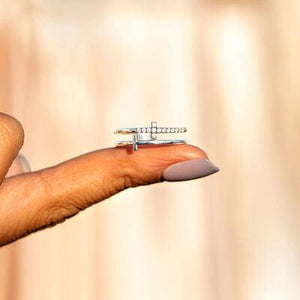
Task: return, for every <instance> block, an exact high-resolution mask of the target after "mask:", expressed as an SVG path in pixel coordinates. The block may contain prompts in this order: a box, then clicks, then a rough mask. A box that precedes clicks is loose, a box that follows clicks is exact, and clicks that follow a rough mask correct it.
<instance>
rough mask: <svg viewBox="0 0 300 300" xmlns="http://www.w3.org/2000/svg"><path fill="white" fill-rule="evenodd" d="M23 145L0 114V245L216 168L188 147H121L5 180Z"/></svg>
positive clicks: (16, 128) (19, 132) (15, 125)
mask: <svg viewBox="0 0 300 300" xmlns="http://www.w3.org/2000/svg"><path fill="white" fill-rule="evenodd" d="M23 141H24V131H23V128H22V126H21V124H20V123H19V122H18V121H16V120H15V119H14V118H12V117H10V116H8V115H6V114H2V113H0V184H1V187H0V246H1V245H5V244H8V243H11V242H13V241H15V240H17V239H19V238H21V237H24V236H26V235H28V234H30V233H32V232H35V231H37V230H40V229H43V228H46V227H48V226H53V225H55V224H57V223H60V222H63V221H64V220H65V219H67V218H70V217H72V216H74V215H76V214H77V213H78V212H80V211H81V210H83V209H85V208H87V207H89V206H91V205H93V204H95V203H98V202H99V201H101V200H104V199H106V198H108V197H110V196H112V195H114V194H116V193H118V192H120V191H122V190H124V189H127V188H129V187H136V186H139V185H146V184H151V183H158V182H161V181H164V180H168V181H178V180H188V179H194V178H199V177H204V176H207V175H210V174H213V173H215V172H217V171H218V170H219V169H218V168H217V167H215V166H214V165H213V164H212V163H211V162H210V161H209V160H208V159H207V155H206V154H205V153H204V152H203V151H202V150H201V149H199V148H197V147H194V146H191V145H171V146H154V147H153V146H152V147H150V146H144V147H140V149H139V150H138V151H137V152H134V153H133V152H132V151H131V150H130V149H128V148H124V147H120V148H108V149H103V150H98V151H95V152H92V153H88V154H85V155H82V156H79V157H77V158H74V159H71V160H69V161H66V162H64V163H61V164H59V165H57V166H54V167H50V168H47V169H43V170H40V171H35V172H28V173H25V174H22V175H17V176H12V177H7V178H5V177H6V175H7V173H8V171H9V169H10V167H11V165H12V164H13V162H14V161H15V162H14V165H13V167H12V168H14V169H15V170H14V172H17V173H20V170H21V169H22V167H21V166H20V163H19V162H20V161H22V160H23V161H24V159H23V158H21V157H19V158H18V160H17V161H16V160H15V158H16V157H17V155H18V153H19V150H20V149H21V147H22V145H23ZM184 161H186V162H184ZM171 165H172V166H171ZM18 168H19V169H18ZM10 172H13V170H12V169H10ZM8 175H9V174H8Z"/></svg>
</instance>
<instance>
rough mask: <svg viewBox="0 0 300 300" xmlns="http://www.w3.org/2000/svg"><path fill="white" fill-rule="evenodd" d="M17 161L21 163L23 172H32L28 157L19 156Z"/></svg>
mask: <svg viewBox="0 0 300 300" xmlns="http://www.w3.org/2000/svg"><path fill="white" fill-rule="evenodd" d="M17 160H18V161H19V163H20V166H21V169H22V170H23V172H30V171H31V167H30V164H29V161H28V160H27V159H26V157H25V156H24V155H22V154H18V156H17Z"/></svg>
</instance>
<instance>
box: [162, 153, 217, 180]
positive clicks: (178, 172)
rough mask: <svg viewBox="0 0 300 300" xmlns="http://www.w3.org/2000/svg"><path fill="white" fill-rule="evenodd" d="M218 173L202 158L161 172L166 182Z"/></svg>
mask: <svg viewBox="0 0 300 300" xmlns="http://www.w3.org/2000/svg"><path fill="white" fill-rule="evenodd" d="M218 171H220V169H219V168H218V167H216V166H215V165H214V164H213V163H212V162H211V161H210V160H208V159H204V158H198V159H192V160H186V161H183V162H179V163H176V164H173V165H171V166H169V167H168V168H167V169H165V170H164V172H163V178H164V179H165V180H166V181H183V180H191V179H196V178H201V177H205V176H208V175H211V174H214V173H216V172H218Z"/></svg>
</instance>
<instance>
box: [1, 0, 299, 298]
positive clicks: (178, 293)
mask: <svg viewBox="0 0 300 300" xmlns="http://www.w3.org/2000/svg"><path fill="white" fill-rule="evenodd" d="M299 13H300V2H299V1H298V0H286V1H282V0H266V1H259V0H253V1H251V0H248V1H247V0H244V1H234V0H232V1H230V0H222V1H221V0H206V1H205V0H202V1H196V0H194V1H193V0H190V1H188V0H187V1H181V0H176V1H174V0H173V1H169V0H166V1H157V0H152V1H148V0H146V1H134V0H122V1H116V0H109V1H108V0H106V1H105V0H104V1H95V0H94V1H93V0H88V1H87V0H76V1H71V0H64V1H61V0H60V1H58V0H46V1H45V0H44V1H41V0H22V1H19V0H0V105H1V106H0V109H1V111H4V112H7V113H10V114H12V115H14V116H15V117H16V118H18V119H19V120H20V121H21V122H22V123H23V125H24V128H25V131H26V141H25V145H24V148H23V150H22V152H23V154H25V155H26V156H27V157H28V159H29V160H30V162H31V165H32V168H33V169H34V170H36V169H40V168H43V167H47V166H50V165H53V164H56V163H59V162H61V161H63V160H65V159H68V158H70V157H73V156H76V155H80V154H82V153H85V152H88V151H92V150H95V149H99V148H103V147H111V146H113V145H114V142H115V141H116V137H114V135H113V130H114V129H115V128H116V127H123V126H131V125H133V126H135V125H141V126H143V125H147V124H149V123H150V122H151V121H154V120H156V121H157V122H158V124H160V125H171V126H172V125H178V126H187V127H188V130H189V131H188V133H187V134H186V137H187V139H188V141H190V142H191V143H193V144H195V145H198V146H200V147H202V148H203V149H204V150H206V151H207V152H208V154H209V156H210V158H211V160H212V161H213V162H214V163H215V164H217V165H218V166H219V167H220V168H221V171H220V172H219V173H218V174H216V175H213V176H211V177H207V178H205V179H201V180H196V181H191V182H182V183H162V184H159V185H153V186H148V187H142V188H138V189H132V190H127V191H125V192H123V193H122V194H120V195H117V196H114V197H112V198H111V199H109V200H106V201H104V202H102V203H100V204H98V205H96V206H93V207H92V208H90V209H88V210H87V211H84V212H82V213H80V214H79V215H78V216H76V217H75V218H73V219H70V220H68V221H66V222H65V223H64V224H61V225H59V226H57V227H54V228H51V229H48V230H45V231H43V232H39V233H35V234H33V235H31V236H29V237H27V238H25V239H23V240H20V241H18V242H16V243H14V244H12V245H9V246H6V247H3V248H1V250H0V266H1V267H0V299H1V300H19V299H21V300H40V299H43V300H50V299H51V300H52V299H53V300H54V299H55V300H56V299H64V300H65V299H82V300H85V299H88V300H90V299H91V300H93V299H105V300H106V299H107V300H125V299H130V300H140V299H155V300H159V299H161V300H165V299H172V300H173V299H174V300H179V299H189V300H199V299H205V300H206V299H207V300H219V299H222V300H227V299H228V300H233V299H237V300H244V299H246V300H248V299H249V300H250V299H251V300H252V299H253V300H260V299H263V300H286V299H289V300H296V299H299V298H300V232H299V231H300V204H299V199H300V187H299V171H300V156H299V150H300V143H299V128H300V102H299V101H300V97H299V96H300V88H299V87H300V80H299V78H300V34H299V33H300V18H299ZM99 167H101V166H99Z"/></svg>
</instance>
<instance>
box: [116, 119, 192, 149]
mask: <svg viewBox="0 0 300 300" xmlns="http://www.w3.org/2000/svg"><path fill="white" fill-rule="evenodd" d="M186 131H187V129H186V128H185V127H158V126H157V123H156V122H151V126H150V127H131V128H118V129H116V130H115V134H132V135H133V136H132V137H133V138H132V141H119V142H117V144H116V146H117V147H118V146H128V145H132V146H133V151H137V149H138V145H147V144H153V145H170V144H185V143H186V141H185V140H182V139H179V140H158V139H157V135H158V134H164V133H167V134H170V133H184V132H186Z"/></svg>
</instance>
